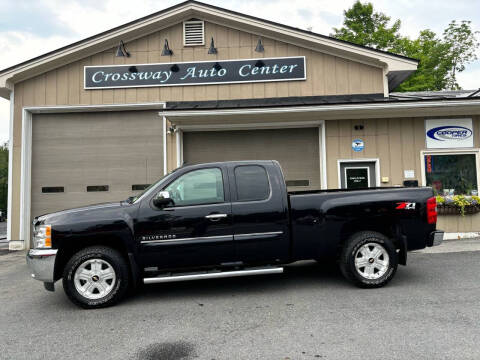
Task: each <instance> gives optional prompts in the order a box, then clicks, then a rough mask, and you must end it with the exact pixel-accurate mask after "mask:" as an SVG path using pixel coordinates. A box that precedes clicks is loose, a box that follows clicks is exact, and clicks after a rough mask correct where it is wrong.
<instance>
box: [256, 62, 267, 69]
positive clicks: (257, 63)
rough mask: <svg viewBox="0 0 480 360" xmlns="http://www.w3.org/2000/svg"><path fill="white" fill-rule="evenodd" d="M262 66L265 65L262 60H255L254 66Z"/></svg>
mask: <svg viewBox="0 0 480 360" xmlns="http://www.w3.org/2000/svg"><path fill="white" fill-rule="evenodd" d="M264 66H265V63H264V62H263V61H262V60H257V62H256V63H255V67H259V68H262V67H264Z"/></svg>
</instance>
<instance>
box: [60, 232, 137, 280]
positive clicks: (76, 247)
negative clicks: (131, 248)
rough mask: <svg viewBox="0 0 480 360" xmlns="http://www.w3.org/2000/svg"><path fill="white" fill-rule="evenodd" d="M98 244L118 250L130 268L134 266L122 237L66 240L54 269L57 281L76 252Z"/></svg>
mask: <svg viewBox="0 0 480 360" xmlns="http://www.w3.org/2000/svg"><path fill="white" fill-rule="evenodd" d="M98 245H103V246H107V247H109V248H112V249H115V250H117V251H118V252H119V253H120V254H121V255H122V256H123V258H124V259H125V261H126V262H127V264H129V267H130V269H131V268H132V264H131V262H130V259H129V256H128V251H127V248H126V247H125V245H124V243H123V241H122V240H121V239H118V238H112V237H111V238H108V237H107V238H101V239H96V238H92V239H82V240H78V241H70V242H65V244H64V245H63V246H62V247H61V248H60V250H59V251H58V254H57V257H56V261H55V271H54V279H55V281H57V280H58V279H60V278H61V277H62V274H63V270H64V268H65V265H66V264H67V262H68V260H70V259H71V257H72V256H73V255H74V254H76V253H77V252H79V251H80V250H82V249H85V248H87V247H90V246H98Z"/></svg>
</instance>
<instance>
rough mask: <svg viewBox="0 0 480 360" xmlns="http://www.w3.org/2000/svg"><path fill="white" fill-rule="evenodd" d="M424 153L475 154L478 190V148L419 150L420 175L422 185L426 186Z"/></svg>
mask: <svg viewBox="0 0 480 360" xmlns="http://www.w3.org/2000/svg"><path fill="white" fill-rule="evenodd" d="M426 155H475V165H476V174H477V189H478V190H479V191H480V178H479V175H480V173H479V168H480V149H479V148H474V149H465V150H462V149H453V150H449V149H428V150H422V151H420V171H421V176H422V186H427V176H426V175H427V174H426V169H425V156H426Z"/></svg>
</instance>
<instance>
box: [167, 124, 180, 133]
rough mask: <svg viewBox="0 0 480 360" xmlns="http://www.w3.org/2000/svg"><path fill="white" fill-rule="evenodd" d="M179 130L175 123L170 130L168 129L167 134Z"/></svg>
mask: <svg viewBox="0 0 480 360" xmlns="http://www.w3.org/2000/svg"><path fill="white" fill-rule="evenodd" d="M177 131H178V129H177V127H176V126H175V125H170V126H169V128H168V130H167V134H168V135H171V134H175V133H176V132H177Z"/></svg>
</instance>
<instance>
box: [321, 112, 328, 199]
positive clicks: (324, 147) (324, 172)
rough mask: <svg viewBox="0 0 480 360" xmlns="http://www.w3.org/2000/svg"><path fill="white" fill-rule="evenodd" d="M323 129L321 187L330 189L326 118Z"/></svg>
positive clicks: (323, 121)
mask: <svg viewBox="0 0 480 360" xmlns="http://www.w3.org/2000/svg"><path fill="white" fill-rule="evenodd" d="M320 127H321V131H322V144H321V145H322V147H321V150H320V156H321V169H322V170H321V171H322V174H321V176H322V177H321V189H322V190H326V189H328V182H327V181H328V180H327V136H326V125H325V120H322V125H321V126H320Z"/></svg>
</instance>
